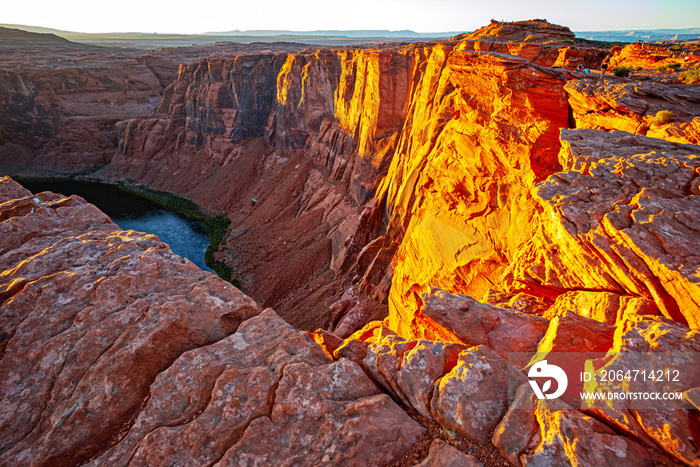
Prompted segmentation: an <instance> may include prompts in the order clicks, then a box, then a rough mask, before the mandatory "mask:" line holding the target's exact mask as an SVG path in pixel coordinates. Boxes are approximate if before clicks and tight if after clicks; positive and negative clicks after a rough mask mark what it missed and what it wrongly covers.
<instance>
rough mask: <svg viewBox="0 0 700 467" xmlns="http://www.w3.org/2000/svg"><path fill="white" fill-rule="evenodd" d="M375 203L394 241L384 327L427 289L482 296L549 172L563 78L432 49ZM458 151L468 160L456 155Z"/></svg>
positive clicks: (411, 330)
mask: <svg viewBox="0 0 700 467" xmlns="http://www.w3.org/2000/svg"><path fill="white" fill-rule="evenodd" d="M423 60H424V61H423V63H424V64H423V65H422V66H421V67H420V68H419V70H421V71H422V76H420V81H418V84H417V87H416V89H415V90H414V92H413V93H412V96H413V100H412V102H411V106H410V108H409V115H408V117H407V122H406V126H405V128H404V131H403V133H402V135H401V139H400V140H399V143H398V147H397V150H396V155H395V157H394V159H393V161H392V165H391V168H390V170H389V174H388V175H387V177H386V178H385V179H384V181H383V183H382V185H381V187H380V190H379V193H378V195H377V197H378V198H379V199H380V200H381V202H383V203H386V206H387V209H388V210H389V212H390V213H391V221H390V227H389V232H388V234H387V235H388V236H391V235H394V236H398V237H400V238H402V241H401V245H400V247H399V248H398V251H397V253H396V256H395V257H394V261H393V264H395V265H396V266H395V270H394V276H393V281H392V289H391V294H390V298H389V300H390V307H391V311H392V314H391V315H390V321H389V324H390V326H391V327H392V329H396V330H398V331H399V333H400V334H402V335H407V336H408V335H415V336H420V333H421V329H422V327H421V326H418V325H416V323H415V322H414V318H413V316H414V313H415V311H417V310H418V308H419V307H420V300H419V298H418V297H419V295H420V294H421V293H423V292H425V291H426V290H427V287H428V285H433V286H436V287H441V288H443V289H445V290H448V291H459V292H460V293H467V294H470V295H473V296H477V297H482V296H483V295H484V294H485V293H486V292H487V291H488V290H489V289H491V288H492V287H493V284H494V283H498V282H499V281H500V279H499V278H500V276H501V275H502V274H503V272H504V271H505V268H506V267H507V265H508V264H509V263H510V262H511V261H512V258H513V255H514V253H515V250H516V249H517V248H518V247H519V246H520V245H521V244H523V243H524V242H525V241H526V240H527V239H528V238H529V237H530V236H531V235H532V231H531V230H530V229H531V226H532V218H533V217H534V216H535V210H536V207H537V205H536V202H535V201H534V200H533V198H532V194H531V190H530V187H531V186H532V185H534V184H535V183H538V182H540V181H542V180H544V179H545V178H546V177H547V176H548V175H549V174H551V173H552V172H554V171H556V170H558V168H559V161H558V159H557V158H556V157H555V154H556V153H557V152H558V150H559V128H561V127H565V126H567V122H568V106H567V101H566V94H565V92H564V81H563V79H562V77H561V76H560V75H559V74H557V73H556V72H553V71H552V72H550V71H548V70H545V69H542V68H536V67H534V66H532V65H530V63H529V62H527V61H526V60H524V59H520V58H516V57H509V56H495V55H493V56H492V55H488V54H486V55H483V54H478V53H474V52H470V51H463V50H459V48H457V49H450V48H447V47H445V46H438V47H435V48H434V49H432V50H431V51H430V53H429V54H427V55H426V57H425V58H424V59H423ZM465 154H468V155H469V157H464V155H465Z"/></svg>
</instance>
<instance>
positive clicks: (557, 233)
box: [509, 130, 700, 328]
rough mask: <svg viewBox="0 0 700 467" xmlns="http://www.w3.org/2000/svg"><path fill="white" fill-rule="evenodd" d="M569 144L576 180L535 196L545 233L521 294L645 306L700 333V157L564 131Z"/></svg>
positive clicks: (518, 282) (517, 285)
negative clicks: (613, 296)
mask: <svg viewBox="0 0 700 467" xmlns="http://www.w3.org/2000/svg"><path fill="white" fill-rule="evenodd" d="M562 141H563V143H564V146H563V148H562V151H561V153H560V157H559V159H560V161H561V164H562V166H563V167H564V168H565V169H566V171H564V172H561V173H557V174H555V175H552V176H551V177H550V178H549V179H548V180H547V181H545V182H544V183H542V184H541V185H539V186H537V187H536V188H535V190H536V193H537V195H536V196H537V198H539V204H540V206H541V210H542V216H541V218H540V219H541V221H540V224H539V225H540V227H539V228H538V229H537V231H536V232H535V233H534V235H533V237H532V238H531V239H530V240H529V241H528V242H527V243H525V244H524V245H523V248H522V249H521V250H520V253H519V254H518V255H517V257H516V259H515V261H514V262H513V264H512V266H511V268H510V272H509V274H510V275H511V276H510V277H511V278H512V285H511V287H512V288H514V289H519V290H543V289H549V290H550V291H551V292H552V293H554V294H557V293H559V292H560V291H566V290H588V291H600V292H612V293H617V294H621V295H630V296H632V297H641V298H643V299H647V300H650V301H653V302H654V304H655V305H656V306H657V307H658V309H659V310H660V313H661V314H663V315H664V316H666V317H668V318H670V319H673V320H675V321H678V322H681V323H684V324H687V325H689V326H690V327H691V328H697V327H698V325H699V321H698V319H699V318H698V317H699V316H700V312H699V310H700V308H699V306H698V304H699V303H700V288H698V287H699V284H698V278H697V271H698V267H700V264H698V263H697V261H696V260H695V258H696V255H695V253H694V246H693V245H695V244H696V243H697V242H698V241H700V237H698V230H697V229H696V226H695V224H694V223H693V222H692V221H691V220H690V219H692V218H694V216H695V213H696V212H697V211H698V208H699V206H698V199H700V198H698V196H697V194H698V193H699V192H698V188H697V185H698V180H699V179H698V170H699V165H698V155H697V154H698V151H699V150H700V147H697V146H692V145H681V144H676V143H668V142H665V141H661V140H656V139H651V138H647V137H643V136H634V135H631V134H629V133H624V132H613V133H606V132H602V131H596V130H563V131H562ZM647 313H649V312H648V311H647Z"/></svg>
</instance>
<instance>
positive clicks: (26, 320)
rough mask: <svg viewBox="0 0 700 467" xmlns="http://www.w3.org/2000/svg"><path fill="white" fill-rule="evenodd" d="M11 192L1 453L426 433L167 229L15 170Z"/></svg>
mask: <svg viewBox="0 0 700 467" xmlns="http://www.w3.org/2000/svg"><path fill="white" fill-rule="evenodd" d="M0 197H1V198H0V230H1V231H2V235H0V238H1V239H2V240H0V265H1V266H2V268H1V270H2V272H1V273H0V291H2V292H1V295H0V297H1V302H0V316H2V317H3V319H2V321H1V322H0V326H2V328H1V329H0V336H2V337H1V339H2V340H1V341H0V342H1V344H2V348H1V349H2V353H0V375H2V378H1V380H0V401H1V402H0V403H1V404H2V406H3V413H2V416H1V417H0V439H1V440H2V441H0V463H3V464H8V465H18V464H23V465H37V466H38V465H74V464H76V463H87V464H89V465H127V464H129V465H154V464H171V463H176V464H182V463H191V464H197V465H202V464H213V463H218V465H234V464H235V465H238V464H239V463H241V462H243V463H260V462H262V463H264V464H279V463H281V462H292V463H294V464H295V465H318V464H333V465H346V464H348V463H349V462H351V463H353V462H357V463H361V464H368V465H369V464H371V465H385V464H389V463H391V462H393V461H394V460H396V459H398V458H399V457H401V455H403V453H404V452H405V451H406V450H407V449H408V448H409V447H410V446H411V445H412V444H413V442H414V441H415V440H416V439H417V438H418V437H419V436H420V435H421V434H422V433H423V428H422V427H421V426H420V425H419V424H418V423H416V422H415V421H414V420H412V419H411V418H410V417H409V416H408V415H406V413H405V412H404V411H403V410H401V409H400V408H399V407H398V406H397V405H396V404H395V403H394V402H392V401H391V399H390V398H389V397H388V396H387V395H385V394H382V393H381V392H380V391H379V389H378V388H377V386H376V385H375V384H374V383H372V381H371V380H370V379H369V378H368V377H367V376H366V375H365V373H364V372H363V371H362V369H361V368H360V367H359V366H358V365H357V364H355V363H353V362H351V361H349V360H345V359H342V360H340V361H338V362H334V361H332V360H331V359H330V357H329V356H328V355H327V354H326V353H325V352H324V350H323V348H322V347H321V346H319V345H317V344H316V343H315V342H314V341H313V340H311V339H310V338H309V337H308V335H307V334H305V333H303V332H300V331H297V330H295V329H294V328H292V327H291V326H289V325H288V324H287V323H285V322H284V321H283V320H282V319H281V318H279V317H278V316H277V315H276V314H275V313H274V311H272V310H269V309H268V310H265V311H264V312H261V310H260V308H259V307H258V306H257V305H256V304H255V302H254V301H253V300H252V299H250V298H249V297H247V296H245V295H244V294H242V293H241V292H240V291H239V290H237V289H236V288H234V287H232V286H231V285H230V284H228V283H227V282H225V281H223V280H221V279H219V278H217V277H216V276H214V275H212V274H211V273H208V272H203V271H201V270H199V269H198V268H197V267H196V266H194V265H193V264H192V263H190V262H189V261H187V260H182V259H181V258H179V257H178V256H176V255H174V254H173V253H172V252H171V251H170V249H169V248H168V247H167V246H166V245H164V244H163V243H161V242H160V241H159V240H158V238H156V237H155V236H153V235H146V234H141V233H137V232H133V231H128V232H123V231H120V230H119V229H118V228H117V226H116V225H114V224H113V223H111V221H110V220H109V218H107V217H106V216H105V215H104V214H102V213H101V212H100V211H99V210H97V209H96V208H95V207H94V206H92V205H89V204H87V203H86V202H85V201H84V200H82V199H81V198H79V197H77V196H72V197H67V198H66V197H63V196H61V195H56V194H53V193H50V192H45V193H40V194H37V195H32V194H31V193H29V192H28V191H27V190H25V189H23V188H22V187H20V186H19V185H18V184H16V183H15V182H13V181H11V180H10V179H8V178H6V177H5V178H2V179H0Z"/></svg>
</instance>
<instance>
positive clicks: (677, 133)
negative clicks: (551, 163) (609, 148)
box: [565, 75, 700, 144]
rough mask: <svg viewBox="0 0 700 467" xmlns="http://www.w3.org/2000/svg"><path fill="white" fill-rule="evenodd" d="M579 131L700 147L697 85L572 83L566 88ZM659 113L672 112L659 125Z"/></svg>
mask: <svg viewBox="0 0 700 467" xmlns="http://www.w3.org/2000/svg"><path fill="white" fill-rule="evenodd" d="M565 90H566V92H567V94H568V100H569V105H571V110H572V114H573V118H574V121H575V123H576V127H577V128H594V129H597V130H606V131H611V130H622V131H627V132H630V133H636V134H643V135H647V136H650V137H653V138H661V139H665V140H668V141H676V142H679V143H691V144H698V143H700V118H699V117H698V114H700V102H698V99H697V94H698V92H699V90H700V86H698V85H684V84H670V83H660V82H654V81H642V82H630V81H629V80H626V79H624V78H618V77H616V76H611V75H606V76H605V77H604V78H603V79H601V78H599V77H595V78H585V79H576V80H571V81H569V82H568V83H567V84H566V87H565ZM660 111H670V112H672V115H673V118H672V121H669V122H663V121H662V122H659V121H658V120H657V119H656V118H655V117H656V114H657V113H658V112H660Z"/></svg>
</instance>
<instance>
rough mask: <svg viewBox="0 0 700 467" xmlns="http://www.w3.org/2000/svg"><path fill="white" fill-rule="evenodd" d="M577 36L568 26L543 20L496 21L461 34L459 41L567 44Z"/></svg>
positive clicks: (458, 37) (457, 37)
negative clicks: (492, 39) (490, 39)
mask: <svg viewBox="0 0 700 467" xmlns="http://www.w3.org/2000/svg"><path fill="white" fill-rule="evenodd" d="M575 37H576V36H575V34H574V33H573V32H571V29H569V28H567V27H566V26H559V25H558V24H552V23H549V22H547V21H546V20H543V19H531V20H528V21H513V22H505V21H495V20H491V24H489V25H488V26H484V27H482V28H479V29H477V30H476V31H474V32H472V33H465V34H460V35H458V36H456V37H454V39H457V40H464V39H468V40H478V39H485V38H497V39H500V40H502V41H517V42H539V43H546V42H567V41H573V40H574V38H575Z"/></svg>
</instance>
